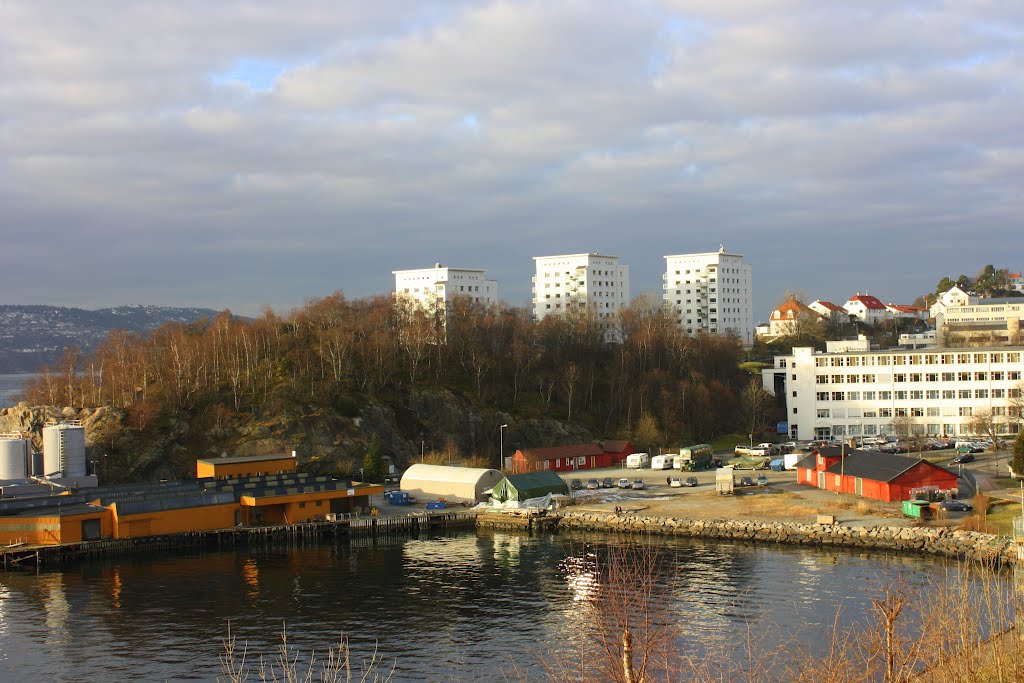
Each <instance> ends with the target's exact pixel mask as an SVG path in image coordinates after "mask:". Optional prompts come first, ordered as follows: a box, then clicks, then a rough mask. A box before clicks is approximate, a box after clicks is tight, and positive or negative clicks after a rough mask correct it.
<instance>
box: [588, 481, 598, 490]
mask: <svg viewBox="0 0 1024 683" xmlns="http://www.w3.org/2000/svg"><path fill="white" fill-rule="evenodd" d="M587 488H588V489H590V490H593V489H599V488H601V482H599V481H598V480H597V479H587Z"/></svg>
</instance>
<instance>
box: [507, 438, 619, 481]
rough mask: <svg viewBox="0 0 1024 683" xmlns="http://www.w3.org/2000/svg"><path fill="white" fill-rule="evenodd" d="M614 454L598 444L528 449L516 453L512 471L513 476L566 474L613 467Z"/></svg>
mask: <svg viewBox="0 0 1024 683" xmlns="http://www.w3.org/2000/svg"><path fill="white" fill-rule="evenodd" d="M611 465H612V454H611V453H606V452H605V450H604V449H603V448H601V446H599V445H597V444H596V443H580V444H573V445H570V446H551V447H550V448H527V449H525V450H520V451H516V452H515V454H514V455H513V456H512V461H511V464H510V469H511V470H512V473H513V474H525V473H526V472H544V471H546V470H550V471H553V472H565V471H567V470H592V469H597V468H598V467H611Z"/></svg>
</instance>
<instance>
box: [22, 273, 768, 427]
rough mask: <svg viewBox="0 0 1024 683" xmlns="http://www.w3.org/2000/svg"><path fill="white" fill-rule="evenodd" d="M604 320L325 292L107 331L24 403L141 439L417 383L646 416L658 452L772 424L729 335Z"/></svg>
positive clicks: (525, 402) (639, 309)
mask: <svg viewBox="0 0 1024 683" xmlns="http://www.w3.org/2000/svg"><path fill="white" fill-rule="evenodd" d="M602 322H605V321H601V320H599V319H598V318H596V317H595V316H593V315H592V314H588V313H587V312H586V311H581V312H580V313H578V314H571V315H565V316H555V317H549V318H546V319H545V320H543V321H542V322H540V323H535V322H533V321H532V320H531V318H530V315H529V313H528V312H527V311H525V310H523V309H519V308H513V307H508V306H495V307H483V306H481V305H479V304H475V303H472V302H471V301H469V300H468V299H459V298H457V299H455V300H454V301H452V302H450V303H449V306H448V313H447V315H440V316H439V315H429V314H426V313H424V312H423V311H419V310H415V309H412V308H406V307H403V304H401V303H400V302H395V301H394V300H392V299H391V298H390V297H375V298H368V299H352V300H350V299H347V298H345V297H344V296H343V295H342V294H341V293H335V294H333V295H331V296H328V297H325V298H322V299H318V300H313V301H310V302H309V303H308V304H307V305H306V306H305V307H303V308H301V309H298V310H295V311H292V312H291V313H289V314H288V315H286V316H284V317H279V316H278V315H276V314H275V313H273V312H271V311H267V312H265V313H264V314H263V315H262V316H261V317H260V318H258V319H256V320H255V321H246V322H243V321H239V320H237V319H236V318H234V317H233V316H232V315H231V314H230V313H229V312H224V313H222V314H220V315H218V316H216V317H214V318H211V319H208V320H203V321H200V322H197V323H193V324H168V325H164V326H163V327H161V328H159V329H157V330H155V331H153V332H151V333H148V334H145V335H141V334H129V333H123V332H114V333H112V334H111V335H110V337H109V338H108V339H107V340H106V341H105V342H103V343H102V344H101V345H100V346H99V348H98V349H97V350H96V352H95V353H93V354H90V355H88V356H85V355H83V354H79V353H78V352H77V351H75V350H73V349H72V350H70V351H68V352H67V354H66V355H65V356H64V358H63V360H62V361H61V363H60V364H59V367H57V368H52V369H44V370H43V371H42V373H41V376H40V377H39V378H38V380H36V381H34V382H33V383H32V384H31V385H30V386H29V387H28V388H27V390H26V397H25V398H26V399H27V400H29V401H31V402H35V403H40V404H47V405H71V406H79V407H95V406H100V405H114V406H117V407H120V408H124V409H127V410H128V411H129V423H130V424H132V425H133V427H135V428H138V429H144V428H146V427H147V426H148V425H151V424H153V423H154V421H155V420H159V419H161V418H166V417H188V416H197V415H200V414H204V415H205V414H208V413H210V412H211V411H220V412H225V411H228V412H231V413H234V414H236V415H241V414H250V415H254V416H261V417H263V418H267V417H272V416H273V415H275V414H277V415H291V416H301V415H302V414H303V412H304V411H307V410H309V409H312V408H327V407H329V408H332V409H333V410H335V411H337V412H338V413H339V414H343V415H347V416H356V415H358V414H359V413H358V410H359V406H360V405H361V404H362V403H363V402H366V401H374V402H381V403H387V402H389V401H394V400H400V399H401V397H402V396H403V395H405V394H406V393H407V392H409V391H414V390H416V389H418V388H424V387H428V386H442V387H445V388H447V389H450V390H451V391H453V392H454V393H455V394H457V395H460V396H463V397H465V398H466V399H468V400H469V401H472V402H473V403H474V404H476V405H479V406H486V407H491V408H494V409H497V410H501V411H505V412H508V413H509V414H511V415H514V416H516V417H517V418H529V417H549V418H555V419H560V420H571V421H575V422H577V423H580V424H583V425H585V426H588V427H590V428H591V429H593V430H594V432H595V433H598V434H603V435H609V436H613V435H620V436H632V432H633V430H634V429H635V426H636V424H637V423H638V422H639V421H640V417H641V416H645V418H646V419H647V424H648V426H649V425H650V422H651V420H650V418H653V420H654V421H656V424H657V429H658V432H659V433H658V436H659V437H661V438H663V439H665V440H666V441H667V442H670V443H671V442H679V441H682V440H686V439H695V440H701V441H704V440H710V439H711V438H712V437H714V436H716V435H719V434H722V433H725V432H728V431H731V430H733V429H736V428H739V429H741V430H742V431H743V433H744V434H746V433H747V430H748V429H749V428H750V427H751V425H758V423H768V422H769V421H770V419H771V416H770V415H769V414H768V413H770V412H771V411H770V410H769V409H767V408H766V407H765V401H764V396H760V395H757V396H753V397H752V398H750V400H749V401H748V400H746V399H745V398H744V396H746V395H749V394H752V393H754V394H756V393H757V392H752V391H751V387H750V386H748V385H749V384H750V381H751V378H750V375H748V374H746V373H744V372H743V371H741V370H740V368H739V362H740V355H741V347H740V344H739V342H738V341H737V340H736V339H735V338H731V337H712V336H702V337H700V338H696V339H694V338H690V337H687V336H686V335H685V334H683V333H682V332H681V331H680V329H679V328H678V326H677V325H676V324H675V323H674V322H673V320H672V319H671V317H669V316H668V315H666V314H665V313H663V312H662V311H660V310H658V308H657V307H651V306H649V305H648V302H647V301H646V300H645V299H643V298H641V299H640V300H638V301H636V302H634V304H633V305H632V307H630V308H629V309H627V310H624V311H623V312H622V313H621V314H620V315H619V316H618V318H617V319H616V320H615V323H614V324H615V325H616V326H617V327H618V328H619V330H620V333H619V334H618V337H619V338H620V339H621V341H617V342H615V343H609V342H608V341H606V339H607V335H606V330H605V329H604V328H603V327H602ZM755 381H758V382H759V380H755ZM747 403H751V404H752V405H750V406H748V407H747V408H746V409H745V408H744V405H745V404H747ZM758 426H759V425H758ZM410 438H413V439H415V434H411V435H410Z"/></svg>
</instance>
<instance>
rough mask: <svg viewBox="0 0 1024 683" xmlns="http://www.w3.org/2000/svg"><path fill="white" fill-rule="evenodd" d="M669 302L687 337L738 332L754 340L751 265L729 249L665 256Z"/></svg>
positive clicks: (746, 340) (746, 338) (666, 300)
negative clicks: (701, 333) (688, 335)
mask: <svg viewBox="0 0 1024 683" xmlns="http://www.w3.org/2000/svg"><path fill="white" fill-rule="evenodd" d="M665 261H666V266H665V275H664V276H663V279H664V280H665V283H664V285H662V286H663V288H664V290H665V295H664V298H665V303H666V304H667V305H668V306H670V307H671V309H672V310H673V311H674V312H675V314H676V320H677V321H678V323H679V326H680V327H681V328H682V329H683V330H685V331H686V333H687V334H690V335H697V334H698V333H700V332H704V333H706V334H723V333H726V332H728V331H733V332H735V333H736V334H737V335H738V336H739V338H740V339H741V340H743V343H744V344H746V345H748V346H749V345H750V344H752V343H753V341H754V304H753V292H752V289H753V283H752V279H751V268H750V264H748V263H744V262H743V256H742V255H741V254H727V253H726V251H725V247H719V249H718V251H716V252H710V253H706V254H679V255H676V256H666V257H665Z"/></svg>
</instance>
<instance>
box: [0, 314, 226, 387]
mask: <svg viewBox="0 0 1024 683" xmlns="http://www.w3.org/2000/svg"><path fill="white" fill-rule="evenodd" d="M218 313H219V311H215V310H213V309H210V308H178V307H170V306H142V305H134V306H114V307H112V308H100V309H98V310H95V311H90V310H86V309H84V308H66V307H63V306H36V305H28V306H20V305H0V373H18V372H35V371H37V370H38V369H39V368H41V367H42V366H44V365H51V366H52V365H54V364H55V363H56V362H57V361H58V360H59V359H60V357H61V355H62V354H63V353H64V349H66V348H68V347H70V346H77V347H78V348H79V349H81V350H82V351H84V352H89V351H92V350H94V349H95V348H96V347H97V346H98V345H99V344H100V342H102V341H103V340H104V339H106V338H107V335H108V334H110V331H111V330H115V329H120V330H127V331H129V332H149V331H151V330H155V329H156V328H158V327H160V326H161V325H163V324H165V323H169V322H180V323H191V322H195V321H197V320H201V319H203V318H210V317H213V316H215V315H217V314H218Z"/></svg>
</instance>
